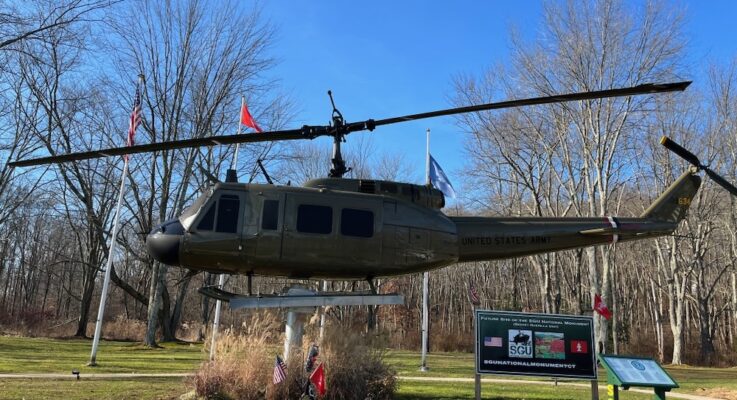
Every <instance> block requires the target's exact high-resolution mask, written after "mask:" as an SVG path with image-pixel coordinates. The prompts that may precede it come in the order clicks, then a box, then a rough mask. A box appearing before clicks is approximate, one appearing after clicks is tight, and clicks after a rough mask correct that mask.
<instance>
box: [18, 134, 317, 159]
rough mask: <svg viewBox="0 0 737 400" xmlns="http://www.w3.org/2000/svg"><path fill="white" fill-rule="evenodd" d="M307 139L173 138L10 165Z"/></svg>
mask: <svg viewBox="0 0 737 400" xmlns="http://www.w3.org/2000/svg"><path fill="white" fill-rule="evenodd" d="M296 139H305V136H304V135H303V134H302V130H300V129H293V130H287V131H272V132H263V133H254V134H248V135H223V136H211V137H204V138H194V139H183V140H173V141H168V142H158V143H149V144H141V145H136V146H126V147H114V148H110V149H104V150H93V151H85V152H81V153H69V154H61V155H56V156H49V157H42V158H34V159H30V160H18V161H13V162H10V163H8V165H9V166H10V167H28V166H33V165H42V164H58V163H64V162H69V161H80V160H88V159H92V158H102V157H110V156H122V155H126V154H138V153H151V152H154V151H161V150H172V149H185V148H191V147H202V146H216V145H221V144H235V143H257V142H273V141H282V140H296Z"/></svg>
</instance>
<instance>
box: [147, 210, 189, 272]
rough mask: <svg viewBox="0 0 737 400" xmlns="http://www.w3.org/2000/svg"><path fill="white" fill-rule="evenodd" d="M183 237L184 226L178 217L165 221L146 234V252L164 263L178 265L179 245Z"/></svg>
mask: <svg viewBox="0 0 737 400" xmlns="http://www.w3.org/2000/svg"><path fill="white" fill-rule="evenodd" d="M183 237H184V227H183V226H182V223H181V222H179V220H178V219H171V220H169V221H166V222H164V223H163V224H161V225H159V226H157V227H155V228H154V229H153V230H152V231H151V233H149V234H148V236H146V247H147V248H148V253H149V254H150V255H151V256H152V257H153V258H154V259H155V260H156V261H159V262H162V263H164V264H166V265H179V246H180V244H181V242H182V238H183Z"/></svg>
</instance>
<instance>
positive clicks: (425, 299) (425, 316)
mask: <svg viewBox="0 0 737 400" xmlns="http://www.w3.org/2000/svg"><path fill="white" fill-rule="evenodd" d="M425 133H426V136H427V141H426V142H427V147H426V151H425V178H426V179H425V183H426V184H427V185H428V186H430V185H431V184H432V183H431V182H430V128H427V131H426V132H425ZM429 282H430V273H429V272H425V273H423V274H422V364H421V365H420V371H422V372H426V371H428V370H429V368H428V367H427V340H428V325H429V322H430V321H429V319H430V318H429V317H430V315H429V312H428V303H429V293H428V289H429V286H430V284H429Z"/></svg>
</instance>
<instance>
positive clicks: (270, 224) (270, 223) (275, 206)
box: [261, 200, 279, 231]
mask: <svg viewBox="0 0 737 400" xmlns="http://www.w3.org/2000/svg"><path fill="white" fill-rule="evenodd" d="M277 226H279V200H264V211H263V214H262V215H261V229H267V230H270V231H275V230H276V228H277Z"/></svg>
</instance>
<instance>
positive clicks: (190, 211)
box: [179, 187, 215, 229]
mask: <svg viewBox="0 0 737 400" xmlns="http://www.w3.org/2000/svg"><path fill="white" fill-rule="evenodd" d="M210 196H212V187H209V188H207V189H205V191H204V192H203V193H202V195H201V196H200V197H198V198H197V200H195V201H194V203H192V205H190V206H189V207H187V208H185V209H184V211H182V215H180V216H179V221H180V222H181V223H182V225H183V226H184V229H189V227H190V225H191V224H192V222H194V220H195V218H197V214H198V213H199V212H200V209H201V208H202V206H204V205H205V203H206V202H207V200H208V199H209V198H210ZM212 212H213V213H214V212H215V211H214V210H213V211H212ZM210 229H212V227H210Z"/></svg>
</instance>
